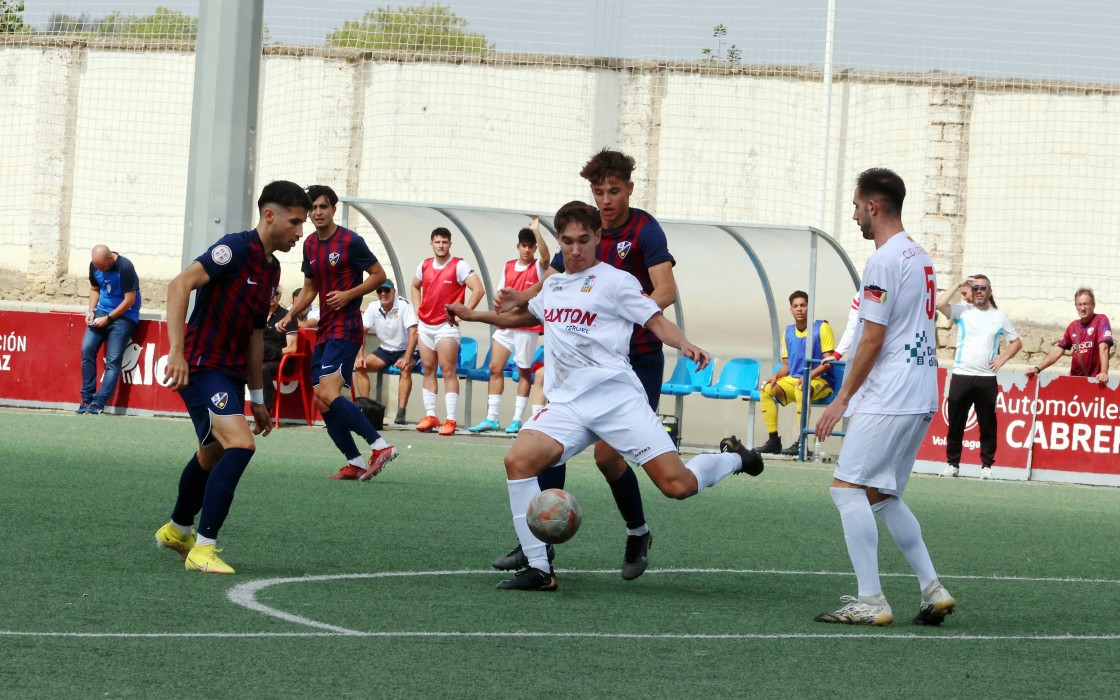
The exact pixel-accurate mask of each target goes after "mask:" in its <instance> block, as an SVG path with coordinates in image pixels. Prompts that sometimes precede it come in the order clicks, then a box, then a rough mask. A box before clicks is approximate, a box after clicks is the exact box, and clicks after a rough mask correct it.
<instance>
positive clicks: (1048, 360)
mask: <svg viewBox="0 0 1120 700" xmlns="http://www.w3.org/2000/svg"><path fill="white" fill-rule="evenodd" d="M1064 354H1066V349H1065V348H1063V347H1062V346H1061V345H1055V346H1054V347H1053V348H1052V349H1051V350H1050V352H1048V353H1046V357H1044V358H1042V362H1039V363H1038V364H1037V365H1035V366H1034V367H1028V368H1027V371H1026V372H1025V374H1026V375H1027V376H1028V377H1033V376H1035V375H1036V374H1038V373H1039V372H1041V371H1042V370H1044V369H1046V368H1047V367H1049V366H1050V365H1052V364H1054V363H1055V362H1057V361H1058V360H1060V359H1061V357H1062V355H1064ZM1104 366H1105V365H1101V367H1104Z"/></svg>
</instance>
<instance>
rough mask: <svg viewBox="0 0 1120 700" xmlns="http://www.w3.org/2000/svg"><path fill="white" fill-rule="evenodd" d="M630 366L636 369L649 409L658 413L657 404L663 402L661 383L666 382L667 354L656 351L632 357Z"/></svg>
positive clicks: (635, 372)
mask: <svg viewBox="0 0 1120 700" xmlns="http://www.w3.org/2000/svg"><path fill="white" fill-rule="evenodd" d="M630 366H631V367H633V368H634V374H636V375H638V381H639V382H641V383H642V387H643V388H644V389H645V390H646V399H647V400H648V401H649V407H650V408H652V409H653V412H654V413H657V404H658V402H660V401H661V383H662V382H663V381H665V378H664V374H665V353H664V352H662V351H661V350H654V351H652V352H643V353H642V354H640V355H631V356H630Z"/></svg>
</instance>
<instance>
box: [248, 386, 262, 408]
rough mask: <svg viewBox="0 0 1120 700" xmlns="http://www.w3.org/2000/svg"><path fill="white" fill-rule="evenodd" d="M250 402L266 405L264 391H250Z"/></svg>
mask: <svg viewBox="0 0 1120 700" xmlns="http://www.w3.org/2000/svg"><path fill="white" fill-rule="evenodd" d="M249 401H250V402H251V403H256V404H263V403H264V389H250V390H249Z"/></svg>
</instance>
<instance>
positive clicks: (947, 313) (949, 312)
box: [937, 277, 976, 319]
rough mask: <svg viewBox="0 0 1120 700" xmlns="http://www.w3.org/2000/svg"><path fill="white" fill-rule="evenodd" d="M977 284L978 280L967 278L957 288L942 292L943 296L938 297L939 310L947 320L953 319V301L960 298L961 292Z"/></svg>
mask: <svg viewBox="0 0 1120 700" xmlns="http://www.w3.org/2000/svg"><path fill="white" fill-rule="evenodd" d="M975 282H976V280H974V279H972V278H971V277H965V278H964V279H963V280H961V281H960V282H958V283H957V286H955V287H948V288H946V289H945V291H943V292H941V294H939V295H938V296H937V310H938V311H940V312H941V315H942V316H944V317H945V318H948V319H952V318H953V299H956V298H957V297H958V296H960V293H961V290H963V289H967V288H968V287H971V286H972V285H973V283H975Z"/></svg>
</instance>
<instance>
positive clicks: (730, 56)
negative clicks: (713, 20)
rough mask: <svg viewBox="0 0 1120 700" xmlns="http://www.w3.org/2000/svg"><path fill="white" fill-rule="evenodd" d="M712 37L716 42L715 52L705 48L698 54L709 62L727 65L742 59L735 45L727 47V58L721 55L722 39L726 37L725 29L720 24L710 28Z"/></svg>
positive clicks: (740, 52) (741, 53)
mask: <svg viewBox="0 0 1120 700" xmlns="http://www.w3.org/2000/svg"><path fill="white" fill-rule="evenodd" d="M712 36H713V37H714V38H715V40H716V50H715V51H712V50H711V49H708V48H705V49H700V54H701V55H702V56H704V58H705V59H707V60H709V61H727V62H728V63H738V62H739V59H740V58H741V57H742V55H743V52H742V51H740V50H739V49H738V48H737V47H736V46H735V44H732V45H731V46H729V47H727V56H726V58H725V57H724V54H723V37H725V36H727V27H726V26H724V25H722V24H717V25H716V26H714V27H712Z"/></svg>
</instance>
